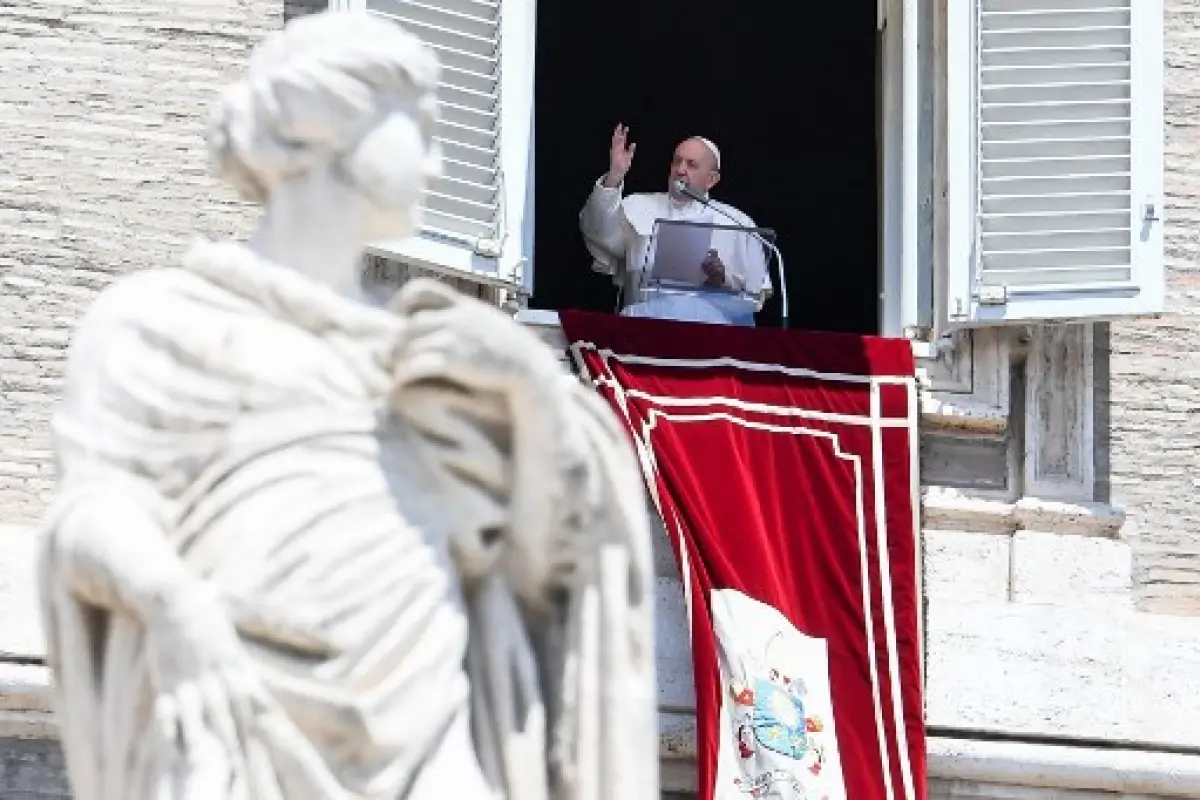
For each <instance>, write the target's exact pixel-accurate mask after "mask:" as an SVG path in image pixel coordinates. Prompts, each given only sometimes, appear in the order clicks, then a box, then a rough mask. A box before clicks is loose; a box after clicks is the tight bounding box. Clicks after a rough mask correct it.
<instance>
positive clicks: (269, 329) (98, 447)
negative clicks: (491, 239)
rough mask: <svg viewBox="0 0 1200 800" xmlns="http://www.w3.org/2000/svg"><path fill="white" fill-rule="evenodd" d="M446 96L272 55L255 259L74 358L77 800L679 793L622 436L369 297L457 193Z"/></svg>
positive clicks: (431, 64)
mask: <svg viewBox="0 0 1200 800" xmlns="http://www.w3.org/2000/svg"><path fill="white" fill-rule="evenodd" d="M437 75H438V63H437V60H436V58H435V56H434V54H433V52H432V51H431V50H430V49H429V48H427V47H425V46H424V45H423V44H422V43H421V42H420V41H419V40H418V39H416V38H415V37H414V36H412V35H410V34H409V33H408V32H406V31H405V30H403V29H401V28H400V27H398V26H396V25H394V24H392V23H390V22H388V21H385V20H383V19H381V18H377V17H373V16H368V15H366V14H361V15H360V14H352V13H344V14H337V13H326V14H320V15H317V16H314V17H307V18H302V19H299V20H297V21H295V22H292V23H291V24H289V25H288V26H287V27H286V28H285V29H283V30H282V31H279V32H277V33H275V34H273V35H272V36H271V37H270V38H268V39H267V40H266V41H264V42H263V43H262V45H261V46H260V47H259V48H258V49H257V50H256V52H255V53H254V55H253V57H252V59H251V61H250V64H249V68H248V71H247V74H246V75H245V76H244V77H243V78H242V79H241V80H240V81H239V82H238V83H236V84H235V85H233V86H232V87H230V88H229V89H228V90H227V91H226V92H225V93H224V95H223V96H222V98H221V99H220V102H219V103H218V106H217V108H216V110H215V112H214V114H213V116H212V119H211V123H210V126H209V130H208V144H209V148H210V152H211V155H212V160H213V164H214V170H215V172H216V174H217V175H218V176H220V177H222V178H223V179H225V180H227V181H229V182H230V183H232V184H233V185H234V186H235V187H236V188H237V189H238V190H240V192H241V193H242V194H243V195H244V196H245V197H246V198H247V199H248V200H250V201H252V202H256V203H260V204H261V205H262V206H263V209H264V210H263V215H262V220H261V224H260V226H259V228H258V230H257V232H256V233H255V234H254V235H253V237H252V238H251V239H250V240H249V241H248V242H247V243H245V244H241V243H234V242H212V241H209V242H199V243H197V244H196V245H195V246H194V247H193V249H192V250H191V251H190V253H189V254H188V255H187V256H186V258H185V259H184V261H183V263H182V264H181V265H180V266H177V267H162V268H152V269H145V270H143V271H139V272H137V273H134V274H131V275H129V276H126V277H125V278H123V279H122V280H120V281H118V282H116V283H115V284H114V285H112V286H111V287H109V288H108V289H107V290H106V291H104V292H102V293H101V295H100V296H99V297H98V298H97V299H96V301H95V302H94V304H93V305H92V306H91V308H90V309H89V311H88V312H87V314H86V315H85V317H84V319H83V320H82V321H81V323H80V325H79V327H78V328H77V330H76V333H75V337H74V340H73V342H72V346H71V351H70V356H69V361H68V366H67V372H66V378H65V385H64V393H63V398H62V402H61V405H60V407H59V408H58V409H57V411H56V415H55V417H54V420H53V430H54V437H55V448H56V453H57V457H58V465H59V483H58V487H57V491H56V497H55V500H54V502H53V503H52V505H51V508H50V511H49V512H48V516H47V519H46V522H45V532H44V538H43V547H42V551H41V562H40V568H41V573H40V574H41V589H42V603H43V608H42V611H43V615H44V623H45V629H46V632H47V638H48V648H47V649H48V658H49V663H50V666H51V668H52V670H53V675H54V681H55V691H56V693H57V699H58V720H59V722H60V725H61V735H62V742H63V746H64V751H65V754H66V760H67V766H68V772H69V777H70V780H71V783H72V786H73V791H74V796H75V797H76V798H78V800H142V799H143V798H154V799H155V800H175V799H177V798H178V799H182V798H188V799H189V800H191V799H193V798H196V799H198V798H204V800H223V799H227V798H243V799H245V800H268V799H269V800H276V799H277V798H278V799H280V800H282V799H283V798H286V799H287V800H305V799H306V798H370V799H372V800H374V799H375V798H379V799H380V800H382V798H388V799H389V800H390V799H391V798H457V799H460V800H473V799H474V798H495V799H496V800H554V799H561V800H640V799H641V798H645V799H646V800H649V798H657V796H658V786H657V763H658V747H657V737H658V730H657V725H656V718H655V714H656V703H655V683H654V667H653V665H654V657H653V656H654V653H653V646H654V645H653V635H654V632H653V621H652V606H653V592H652V588H651V587H652V580H653V567H652V563H651V556H650V544H649V536H650V533H649V529H648V525H647V521H646V515H645V506H644V503H643V497H644V489H643V487H642V485H641V483H640V479H639V477H638V476H639V471H638V469H637V466H636V462H635V459H634V456H633V453H632V450H631V448H630V446H629V444H628V442H627V441H626V439H625V438H624V435H623V433H622V432H621V430H620V428H619V427H618V426H617V425H616V422H615V420H614V419H612V417H611V416H610V412H609V411H608V409H607V408H606V407H605V406H604V405H603V403H602V401H601V400H600V398H598V397H597V396H595V395H594V394H593V393H591V392H590V391H589V390H587V389H586V388H584V387H583V386H582V384H580V383H579V382H578V381H576V380H574V379H572V378H571V377H570V376H569V374H568V373H567V372H566V371H565V370H564V369H563V368H562V367H561V365H560V363H559V361H558V359H557V358H556V357H555V356H554V354H553V353H552V352H551V351H550V350H549V349H548V348H547V347H545V346H544V345H543V344H541V343H540V342H539V341H538V340H537V339H536V337H535V336H534V335H533V334H532V333H531V332H530V331H528V330H527V329H525V328H523V327H521V326H520V325H519V324H517V323H516V322H514V321H513V320H512V319H511V318H510V317H508V316H506V315H505V314H504V313H502V312H501V311H499V310H496V309H493V308H490V307H487V306H485V305H483V304H481V303H479V302H478V301H476V300H473V299H469V298H467V297H464V296H461V295H458V294H456V293H454V292H453V291H452V290H451V289H449V288H448V287H444V286H443V285H442V284H439V283H434V282H428V281H415V282H412V283H409V284H406V285H405V286H403V287H402V288H401V289H400V290H399V291H398V292H397V293H396V295H395V297H393V298H392V299H391V300H390V301H388V302H387V303H380V302H371V301H370V299H369V298H368V297H366V296H364V294H363V290H362V289H361V285H360V281H359V274H360V270H359V265H360V263H361V252H362V250H363V247H364V243H366V242H368V241H371V240H377V239H380V238H384V237H397V236H404V235H410V234H412V233H413V232H414V230H415V229H416V226H417V225H418V224H419V214H420V211H419V203H420V199H421V195H422V191H423V187H424V186H425V184H426V182H427V180H428V179H429V178H431V177H432V176H435V175H436V174H438V170H439V157H438V153H437V149H436V146H435V142H434V139H433V135H434V127H435V123H436V120H437V103H436V98H435V88H436V83H437ZM147 266H148V267H151V266H153V265H147Z"/></svg>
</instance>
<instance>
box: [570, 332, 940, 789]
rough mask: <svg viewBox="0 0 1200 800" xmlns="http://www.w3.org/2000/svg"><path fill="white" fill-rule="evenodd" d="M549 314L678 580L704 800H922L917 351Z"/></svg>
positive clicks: (850, 339) (889, 343)
mask: <svg viewBox="0 0 1200 800" xmlns="http://www.w3.org/2000/svg"><path fill="white" fill-rule="evenodd" d="M560 317H561V321H562V327H563V331H564V332H565V333H566V336H567V340H568V342H569V343H570V346H571V352H572V355H573V357H574V360H575V362H576V365H577V366H578V367H579V369H580V370H581V372H582V374H583V375H584V377H585V378H587V379H589V380H591V381H592V382H593V383H594V384H595V386H596V387H597V389H598V390H599V391H600V392H601V393H602V394H603V395H604V396H605V397H606V398H607V399H608V401H609V402H610V403H611V404H612V406H613V408H614V409H615V410H616V411H617V412H618V414H619V415H620V417H621V418H622V419H623V421H624V422H625V424H626V425H627V427H628V430H629V433H630V435H631V437H632V439H633V441H634V443H635V445H636V446H637V450H638V453H639V456H640V458H641V461H642V465H643V469H644V471H645V473H646V477H647V486H648V487H649V489H650V493H651V495H652V497H653V499H654V501H655V503H656V505H657V507H658V509H659V512H660V513H661V514H662V517H663V520H664V522H665V524H666V527H667V531H668V533H669V536H670V538H671V544H672V546H673V547H674V549H675V555H676V558H677V561H678V563H679V565H680V569H681V572H682V574H683V584H684V593H685V599H686V601H687V608H688V617H689V619H690V623H691V628H692V630H691V639H692V653H693V656H692V658H693V664H694V667H695V688H696V715H697V730H698V734H697V738H698V741H697V752H698V760H699V786H700V798H701V800H714V798H716V800H727V799H731V798H742V797H745V798H766V797H778V798H801V797H807V798H829V799H830V800H835V798H851V800H873V799H874V798H881V799H883V800H893V799H895V800H924V798H925V797H926V786H925V784H926V779H925V731H924V724H923V715H922V696H921V683H922V673H921V623H920V613H919V597H920V586H919V580H920V570H919V565H918V563H917V558H918V549H917V538H916V537H917V527H918V525H917V507H918V506H917V498H916V491H917V470H916V453H917V434H916V419H917V413H918V409H917V394H916V383H915V379H914V364H913V357H912V352H911V348H910V346H909V344H908V343H907V342H904V341H898V340H888V339H880V338H875V337H861V336H849V335H841V334H817V333H808V332H799V331H784V330H768V329H754V328H736V327H726V326H712V325H697V324H686V323H678V322H668V321H661V320H649V319H633V318H624V317H615V316H610V315H601V314H586V313H580V312H564V313H562V314H561V315H560Z"/></svg>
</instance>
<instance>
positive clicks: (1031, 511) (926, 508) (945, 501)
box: [921, 486, 1125, 538]
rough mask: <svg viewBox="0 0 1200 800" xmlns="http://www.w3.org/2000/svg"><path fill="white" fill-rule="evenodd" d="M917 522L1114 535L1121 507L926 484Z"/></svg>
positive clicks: (935, 527) (935, 526)
mask: <svg viewBox="0 0 1200 800" xmlns="http://www.w3.org/2000/svg"><path fill="white" fill-rule="evenodd" d="M921 512H922V527H923V528H926V529H929V530H950V531H964V532H971V533H1004V534H1009V533H1015V532H1017V531H1019V530H1033V531H1042V532H1052V533H1065V534H1075V535H1077V536H1100V537H1105V538H1116V537H1117V535H1118V534H1119V533H1120V530H1121V527H1122V526H1123V525H1124V524H1125V511H1124V509H1121V508H1118V507H1116V506H1111V505H1107V504H1105V503H1064V502H1057V501H1051V500H1041V499H1038V498H1036V497H1025V498H1022V499H1020V500H1018V501H1016V502H1015V503H1012V502H1007V501H1004V500H991V499H987V498H980V497H972V496H970V495H967V494H964V493H962V492H960V491H958V490H956V489H949V488H945V487H940V486H932V487H928V488H926V489H925V490H923V492H922V497H921Z"/></svg>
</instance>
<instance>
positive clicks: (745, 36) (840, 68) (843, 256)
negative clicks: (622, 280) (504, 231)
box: [530, 0, 879, 333]
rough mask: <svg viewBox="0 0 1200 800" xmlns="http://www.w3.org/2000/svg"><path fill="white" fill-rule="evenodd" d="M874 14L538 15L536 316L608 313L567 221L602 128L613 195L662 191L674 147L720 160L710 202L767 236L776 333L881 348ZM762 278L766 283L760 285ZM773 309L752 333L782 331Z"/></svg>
mask: <svg viewBox="0 0 1200 800" xmlns="http://www.w3.org/2000/svg"><path fill="white" fill-rule="evenodd" d="M875 13H876V4H875V3H862V2H854V3H850V2H844V3H769V2H767V0H740V2H733V3H730V2H717V1H716V0H689V2H680V0H659V2H655V3H645V2H635V0H606V1H605V2H595V1H594V0H582V2H573V3H565V2H564V3H551V2H542V3H539V4H538V31H537V54H536V56H537V73H536V84H537V86H536V94H535V104H536V105H535V108H536V119H535V137H536V145H535V154H534V158H535V159H536V160H535V170H536V181H535V186H534V201H535V218H534V219H535V237H534V250H533V263H534V270H535V272H534V287H533V289H534V291H533V297H532V299H531V302H530V305H531V307H533V308H542V309H565V308H577V309H588V310H597V311H610V310H612V309H613V307H614V304H615V302H616V290H615V288H614V287H613V285H612V281H611V279H610V278H609V277H608V276H606V275H598V274H595V273H593V272H592V271H591V269H590V263H591V259H590V257H589V256H588V253H587V250H586V249H585V248H584V246H583V242H582V239H581V237H580V233H579V217H578V215H579V210H580V208H581V207H582V205H583V203H584V201H585V200H586V198H587V195H588V192H589V191H590V189H591V185H592V183H593V182H594V181H595V180H596V178H598V177H599V176H600V175H601V174H602V173H603V172H604V171H605V170H606V169H607V167H608V146H609V137H610V135H611V132H612V129H613V126H614V125H615V124H616V123H617V122H624V123H625V124H627V125H629V126H630V129H631V130H630V133H631V139H632V140H633V141H634V142H636V143H637V154H636V157H635V160H634V165H633V169H632V170H631V171H630V174H629V177H628V179H627V185H626V191H627V192H637V191H655V192H657V191H663V190H664V189H665V186H666V183H667V170H668V165H669V161H670V158H671V154H672V151H673V149H674V147H675V145H676V144H677V143H678V142H679V141H680V140H682V139H684V138H686V137H687V136H689V135H693V134H697V135H701V136H707V137H708V138H710V139H712V140H714V141H715V142H716V143H717V145H718V146H719V147H720V148H721V156H722V161H723V167H724V170H723V175H722V179H721V183H720V185H719V186H718V187H717V188H716V190H715V191H714V193H713V194H714V197H716V198H718V199H720V200H722V201H724V202H727V203H731V204H733V205H734V206H737V207H738V208H740V209H742V210H743V211H744V212H746V213H747V214H749V215H750V216H751V217H752V218H754V220H755V222H756V223H758V224H759V225H762V226H765V227H769V228H773V229H775V231H776V232H777V236H778V239H777V242H778V245H779V248H780V249H781V250H782V251H783V254H784V259H785V262H786V267H787V273H788V290H789V302H790V326H791V327H792V328H807V329H812V330H832V331H846V332H855V333H878V331H879V308H878V306H879V266H878V264H879V255H878V252H879V247H878V240H879V223H878V220H879V190H878V184H877V176H878V174H879V173H878V163H877V162H878V155H877V153H878V151H877V143H876V130H877V128H876V107H877V106H876V97H877V93H876V30H875ZM774 269H775V267H774V265H772V278H773V280H776V281H777V279H776V278H775V277H774ZM779 299H780V294H779V292H778V291H776V293H775V296H774V297H773V298H772V299H771V300H770V301H768V303H767V305H766V307H765V308H764V309H763V312H762V313H760V314H759V318H758V323H759V324H760V325H771V326H773V325H778V324H779V314H780V308H779Z"/></svg>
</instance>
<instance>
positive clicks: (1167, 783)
mask: <svg viewBox="0 0 1200 800" xmlns="http://www.w3.org/2000/svg"><path fill="white" fill-rule="evenodd" d="M659 728H660V729H661V730H662V731H663V734H662V738H661V740H660V749H659V754H660V759H661V762H660V763H661V770H660V782H661V784H662V790H663V791H667V792H695V791H696V790H697V786H696V746H695V743H696V722H695V718H694V717H692V716H691V715H690V714H671V713H664V714H663V715H662V716H661V717H660V721H659ZM926 747H927V753H928V774H929V778H931V779H935V780H958V781H972V782H979V783H990V784H996V785H1001V786H1021V787H1028V788H1037V789H1057V790H1072V789H1073V790H1083V791H1090V792H1118V793H1121V794H1136V795H1157V796H1160V797H1200V755H1197V754H1187V753H1170V752H1153V751H1146V750H1134V749H1118V748H1108V747H1086V746H1074V745H1069V744H1051V743H1041V742H1036V743H1035V742H1022V741H1005V740H1000V741H996V740H993V741H987V740H978V739H965V738H957V737H956V736H954V735H953V734H949V735H932V736H930V737H929V738H928V740H927V743H926ZM1039 796H1040V795H1039Z"/></svg>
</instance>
